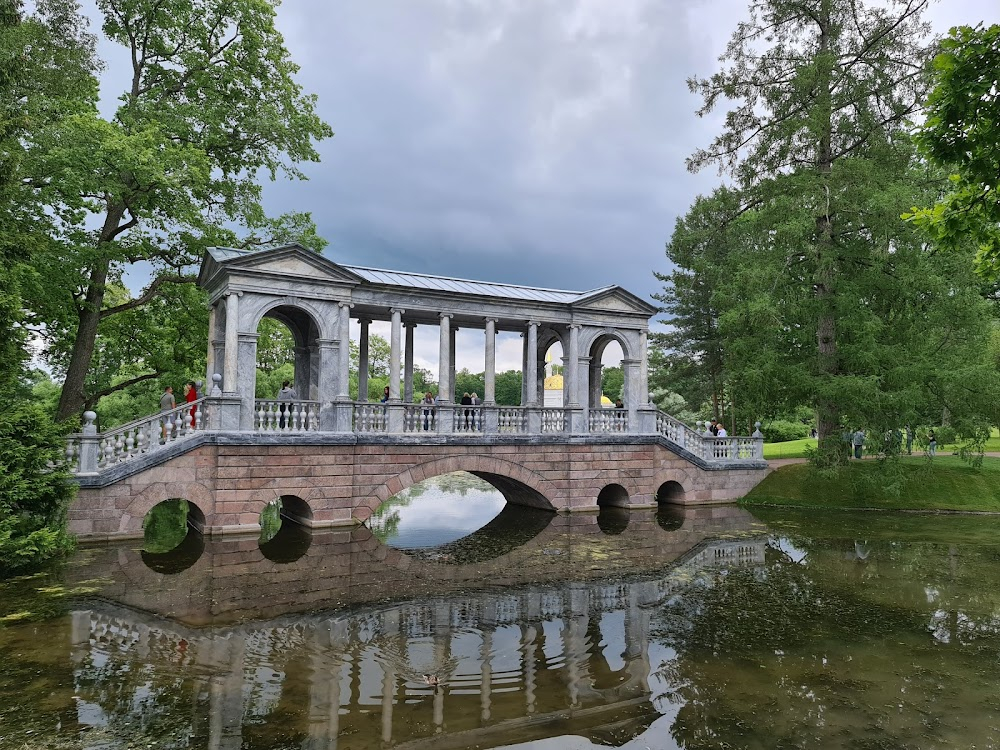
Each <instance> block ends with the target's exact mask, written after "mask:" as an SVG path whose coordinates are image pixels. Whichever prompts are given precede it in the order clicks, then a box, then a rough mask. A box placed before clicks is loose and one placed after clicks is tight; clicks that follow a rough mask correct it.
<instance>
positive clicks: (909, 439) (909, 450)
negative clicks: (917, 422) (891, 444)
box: [906, 425, 913, 456]
mask: <svg viewBox="0 0 1000 750" xmlns="http://www.w3.org/2000/svg"><path fill="white" fill-rule="evenodd" d="M906 455H907V456H912V455H913V428H912V427H910V425H906Z"/></svg>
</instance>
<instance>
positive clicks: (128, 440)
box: [125, 427, 136, 458]
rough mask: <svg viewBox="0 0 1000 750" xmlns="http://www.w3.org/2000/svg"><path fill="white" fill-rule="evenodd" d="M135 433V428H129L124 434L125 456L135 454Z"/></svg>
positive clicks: (128, 456) (129, 456) (130, 456)
mask: <svg viewBox="0 0 1000 750" xmlns="http://www.w3.org/2000/svg"><path fill="white" fill-rule="evenodd" d="M135 433H136V428H135V427H133V428H131V429H130V430H129V431H128V432H127V433H126V434H125V457H126V458H132V456H134V455H135Z"/></svg>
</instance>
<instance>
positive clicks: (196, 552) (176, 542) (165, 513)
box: [141, 498, 205, 575]
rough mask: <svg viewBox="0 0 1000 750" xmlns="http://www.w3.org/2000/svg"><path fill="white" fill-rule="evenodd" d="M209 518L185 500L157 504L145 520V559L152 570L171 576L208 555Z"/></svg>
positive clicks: (143, 522) (178, 499) (143, 524)
mask: <svg viewBox="0 0 1000 750" xmlns="http://www.w3.org/2000/svg"><path fill="white" fill-rule="evenodd" d="M204 530H205V514H204V513H203V512H202V510H201V508H199V507H198V506H197V505H195V504H194V503H192V502H189V501H188V500H184V499H183V498H172V499H170V500H164V501H163V502H160V503H157V504H156V505H154V506H153V507H152V508H150V510H149V512H148V513H146V515H145V516H144V517H143V519H142V535H143V545H142V550H141V556H142V560H143V562H144V563H145V564H146V567H148V568H149V569H150V570H154V571H156V572H157V573H164V574H167V575H170V574H174V573H180V572H181V571H183V570H187V569H188V568H190V567H191V566H192V565H194V564H195V563H196V562H197V561H198V558H200V557H201V555H202V552H204V551H205V538H204V534H203V532H204Z"/></svg>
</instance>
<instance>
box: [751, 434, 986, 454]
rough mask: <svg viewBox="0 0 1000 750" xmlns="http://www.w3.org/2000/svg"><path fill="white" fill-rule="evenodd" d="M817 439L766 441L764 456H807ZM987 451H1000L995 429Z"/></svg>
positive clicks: (945, 449)
mask: <svg viewBox="0 0 1000 750" xmlns="http://www.w3.org/2000/svg"><path fill="white" fill-rule="evenodd" d="M815 447H816V441H815V440H814V439H813V438H802V440H789V441H788V442H785V443H764V458H805V457H806V449H807V448H815ZM957 450H958V446H957V445H945V446H939V447H938V454H939V455H940V454H941V453H952V452H955V451H957ZM983 451H984V452H986V453H1000V433H998V432H997V430H993V434H992V435H991V436H990V439H989V440H987V441H986V445H985V447H984V448H983ZM913 452H914V454H917V453H921V452H922V449H918V447H917V446H916V445H914V446H913Z"/></svg>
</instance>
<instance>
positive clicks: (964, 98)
mask: <svg viewBox="0 0 1000 750" xmlns="http://www.w3.org/2000/svg"><path fill="white" fill-rule="evenodd" d="M998 70H1000V25H998V24H993V25H992V26H988V27H984V26H983V25H982V24H980V25H978V26H976V27H970V26H959V27H957V28H953V29H952V30H951V33H950V34H949V36H948V37H946V38H945V39H943V40H942V41H941V51H940V53H939V54H938V55H937V57H935V58H934V63H933V73H934V88H933V89H932V91H931V93H930V95H929V96H928V98H927V104H926V110H925V111H926V119H925V120H924V124H923V127H921V128H920V130H919V131H918V132H917V135H916V140H917V143H918V145H919V146H920V149H921V151H922V153H923V154H924V155H926V156H927V157H928V158H929V159H931V160H932V161H933V162H934V163H936V164H938V165H940V166H941V167H943V168H945V169H948V170H953V171H954V172H955V174H953V175H952V176H951V179H950V181H949V184H948V186H947V192H946V193H945V194H944V195H943V196H941V198H940V200H938V201H937V202H936V203H935V204H934V205H933V206H932V207H931V208H923V209H918V208H914V209H913V210H912V211H910V212H907V213H906V214H905V217H906V218H909V219H912V220H913V221H914V222H915V223H916V224H917V225H918V226H920V227H921V228H922V229H924V230H925V231H926V232H927V234H928V235H929V236H930V237H931V238H932V239H933V241H934V242H935V243H936V244H938V245H941V246H944V247H951V248H962V249H964V248H965V247H967V245H968V243H969V241H970V240H971V241H972V242H973V243H974V244H975V246H976V247H977V248H978V255H977V257H976V265H977V268H978V270H979V271H980V273H982V274H983V275H984V276H987V277H989V278H992V279H996V278H997V277H998V276H1000V194H998V190H997V189H998V187H1000V97H998V96H997V71H998ZM918 205H919V204H918Z"/></svg>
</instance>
